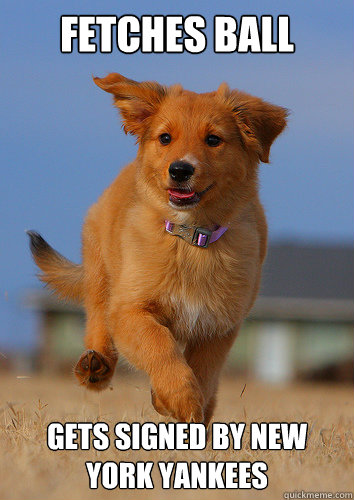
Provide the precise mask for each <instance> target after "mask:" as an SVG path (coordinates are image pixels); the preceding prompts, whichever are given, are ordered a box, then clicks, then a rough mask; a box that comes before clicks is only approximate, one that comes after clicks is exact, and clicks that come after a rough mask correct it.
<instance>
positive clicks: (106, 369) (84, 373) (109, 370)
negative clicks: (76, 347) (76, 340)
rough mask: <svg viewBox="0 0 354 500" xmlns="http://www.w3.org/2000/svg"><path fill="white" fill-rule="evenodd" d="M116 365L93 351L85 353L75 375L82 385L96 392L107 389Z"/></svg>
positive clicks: (77, 364)
mask: <svg viewBox="0 0 354 500" xmlns="http://www.w3.org/2000/svg"><path fill="white" fill-rule="evenodd" d="M114 366H115V363H113V362H112V360H110V359H109V358H108V357H107V356H105V355H104V354H101V353H100V352H98V351H93V350H92V349H90V350H88V351H85V352H84V353H83V354H82V355H81V357H80V359H79V361H78V362H77V363H76V366H75V369H74V373H75V375H76V378H77V379H78V381H79V383H80V384H81V385H84V386H85V387H87V389H91V390H94V391H101V390H102V389H105V388H106V387H107V386H108V385H109V382H110V380H111V378H112V375H113V371H114Z"/></svg>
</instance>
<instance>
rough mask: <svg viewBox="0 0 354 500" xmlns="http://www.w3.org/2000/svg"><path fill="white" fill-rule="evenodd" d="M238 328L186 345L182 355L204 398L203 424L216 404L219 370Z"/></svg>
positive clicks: (211, 414) (210, 416) (208, 418)
mask: <svg viewBox="0 0 354 500" xmlns="http://www.w3.org/2000/svg"><path fill="white" fill-rule="evenodd" d="M237 332H238V328H237V329H235V330H234V331H232V332H230V333H228V334H227V335H224V336H215V337H211V338H205V339H203V340H200V339H199V340H198V341H194V342H193V341H191V342H189V343H188V344H187V346H186V349H185V352H184V355H185V358H186V360H187V363H188V364H189V366H190V367H191V368H192V370H193V372H194V374H195V376H196V378H197V380H198V382H199V385H200V387H201V389H202V393H203V396H204V401H205V406H204V423H205V425H208V424H209V422H210V420H211V418H212V416H213V412H214V408H215V404H216V392H217V388H218V380H219V374H220V371H221V368H222V366H223V364H224V361H225V359H226V356H227V354H228V352H229V350H230V348H231V346H232V344H233V343H234V340H235V338H236V335H237Z"/></svg>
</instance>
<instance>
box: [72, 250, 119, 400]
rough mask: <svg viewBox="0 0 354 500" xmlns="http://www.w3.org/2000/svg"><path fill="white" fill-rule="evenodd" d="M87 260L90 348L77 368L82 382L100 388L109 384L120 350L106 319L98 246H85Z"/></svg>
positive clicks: (103, 278)
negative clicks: (115, 343)
mask: <svg viewBox="0 0 354 500" xmlns="http://www.w3.org/2000/svg"><path fill="white" fill-rule="evenodd" d="M84 260H85V309H86V336H85V345H86V347H87V350H86V351H85V352H84V353H83V354H82V355H81V357H80V359H79V361H78V362H77V364H76V366H75V370H74V372H75V375H76V377H77V379H78V380H79V382H80V384H81V385H84V386H85V387H87V388H88V389H92V390H96V391H100V390H102V389H105V388H106V387H107V386H108V385H109V382H110V380H111V378H112V375H113V373H114V368H115V366H116V363H117V360H118V352H117V351H116V348H115V346H114V343H113V340H112V337H111V335H110V334H109V330H108V325H107V321H106V311H107V286H106V282H105V270H104V266H103V264H102V260H101V257H100V254H99V250H98V247H96V246H93V245H91V247H90V248H87V246H86V247H85V253H84Z"/></svg>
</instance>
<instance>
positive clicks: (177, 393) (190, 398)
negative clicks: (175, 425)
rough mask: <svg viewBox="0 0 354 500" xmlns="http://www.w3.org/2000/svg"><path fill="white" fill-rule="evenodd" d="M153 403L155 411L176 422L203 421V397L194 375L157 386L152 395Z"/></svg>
mask: <svg viewBox="0 0 354 500" xmlns="http://www.w3.org/2000/svg"><path fill="white" fill-rule="evenodd" d="M171 386H174V387H171ZM153 405H154V408H155V409H156V411H158V412H159V413H161V414H162V415H170V416H172V417H173V418H175V419H176V420H177V421H178V422H198V423H199V422H200V423H202V422H204V412H203V407H204V398H203V395H202V393H201V390H200V388H199V384H198V382H197V381H196V379H195V377H194V376H193V377H190V379H188V380H184V381H183V382H182V381H181V383H180V384H176V385H175V384H171V385H170V386H169V387H168V388H166V387H165V388H159V390H157V391H156V395H155V396H153Z"/></svg>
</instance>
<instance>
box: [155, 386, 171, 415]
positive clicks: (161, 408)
mask: <svg viewBox="0 0 354 500" xmlns="http://www.w3.org/2000/svg"><path fill="white" fill-rule="evenodd" d="M151 403H152V406H153V407H154V408H155V410H156V411H157V413H159V414H160V415H163V416H164V417H168V416H169V415H170V412H169V411H168V410H167V409H166V408H165V407H164V405H163V404H162V402H161V400H160V398H159V397H158V396H157V395H156V392H154V391H153V390H152V389H151Z"/></svg>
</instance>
